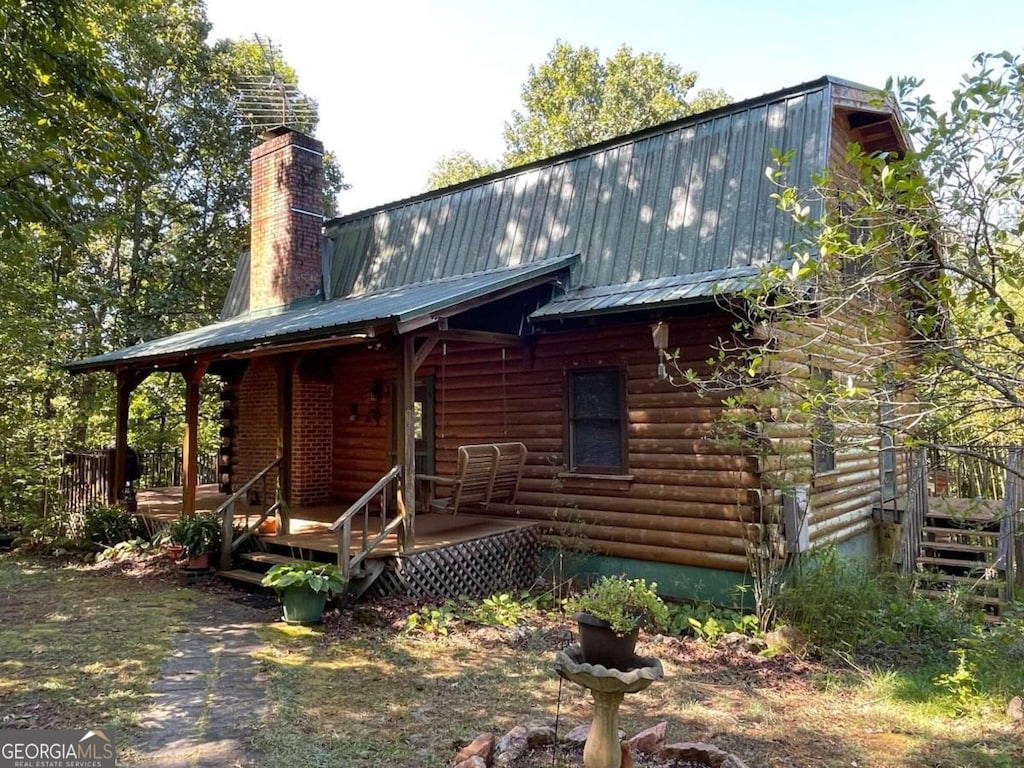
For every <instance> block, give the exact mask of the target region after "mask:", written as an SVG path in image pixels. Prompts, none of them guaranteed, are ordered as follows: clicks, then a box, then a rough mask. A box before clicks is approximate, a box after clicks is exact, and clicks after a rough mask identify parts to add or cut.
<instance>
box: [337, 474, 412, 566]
mask: <svg viewBox="0 0 1024 768" xmlns="http://www.w3.org/2000/svg"><path fill="white" fill-rule="evenodd" d="M392 488H394V493H395V499H396V505H397V507H398V515H397V516H396V517H395V519H394V520H392V521H391V522H388V512H389V507H390V506H391V500H390V499H391V491H392ZM378 497H379V498H380V505H379V509H380V521H379V522H380V524H379V526H378V527H377V530H376V532H375V534H374V536H373V538H372V539H371V538H370V533H369V531H370V505H371V504H372V503H373V501H374V500H375V499H377V498H378ZM360 512H361V513H362V515H363V530H362V542H361V543H360V546H359V551H358V552H356V554H354V555H353V554H352V520H353V519H354V518H355V517H356V515H358V514H359V513H360ZM404 522H405V508H404V504H403V503H402V467H401V466H394V467H392V468H391V469H390V470H389V471H388V473H387V474H386V475H384V477H382V478H381V479H380V480H378V481H377V482H376V483H374V485H373V487H372V488H370V490H368V491H367V492H366V493H364V494H363V495H362V496H360V497H359V499H358V500H357V501H356V502H355V503H354V504H353V505H352V506H350V507H349V508H348V509H346V510H345V511H344V512H343V513H342V514H341V515H340V516H339V517H338V519H337V520H335V521H334V522H333V523H331V530H332V531H333V532H334V533H336V534H337V536H338V568H339V569H341V573H342V575H343V576H344V577H345V578H349V577H351V576H354V575H358V573H359V570H360V565H361V564H362V562H363V561H364V560H365V559H366V557H367V556H368V555H369V554H370V553H371V552H372V551H373V550H374V549H376V548H377V547H378V546H380V543H381V542H382V541H384V539H386V538H387V537H388V536H389V535H390V534H392V533H394V532H395V531H397V530H398V528H400V527H401V526H402V524H403V523H404Z"/></svg>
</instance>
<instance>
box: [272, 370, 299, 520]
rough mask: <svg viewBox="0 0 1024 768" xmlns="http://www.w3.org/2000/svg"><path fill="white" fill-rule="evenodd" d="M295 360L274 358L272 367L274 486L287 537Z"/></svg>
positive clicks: (290, 487) (290, 491)
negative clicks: (274, 385)
mask: <svg viewBox="0 0 1024 768" xmlns="http://www.w3.org/2000/svg"><path fill="white" fill-rule="evenodd" d="M297 364H298V358H297V357H296V356H294V355H282V356H281V357H278V358H274V360H273V362H272V365H273V366H274V370H275V371H276V372H277V455H278V457H279V458H280V459H281V463H280V464H278V466H277V478H278V480H277V482H278V487H279V488H280V492H281V510H280V513H279V514H280V516H281V533H283V534H287V533H288V530H289V527H290V523H291V504H292V483H291V470H292V400H293V397H292V394H293V388H294V382H293V377H294V373H295V367H296V365H297Z"/></svg>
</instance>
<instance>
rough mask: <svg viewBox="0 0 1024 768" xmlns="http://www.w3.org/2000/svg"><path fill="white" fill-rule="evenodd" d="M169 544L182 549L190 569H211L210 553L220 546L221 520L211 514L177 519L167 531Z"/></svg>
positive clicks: (202, 513) (197, 514) (198, 514)
mask: <svg viewBox="0 0 1024 768" xmlns="http://www.w3.org/2000/svg"><path fill="white" fill-rule="evenodd" d="M167 542H168V544H170V545H171V546H175V545H177V546H180V547H182V550H183V554H184V555H185V557H187V558H188V566H187V567H188V568H190V569H193V570H203V569H206V568H209V567H210V553H211V552H213V551H214V550H215V549H217V547H218V546H219V544H220V519H219V518H218V517H217V516H216V515H214V514H212V513H210V512H198V513H196V514H194V515H191V516H184V515H183V516H181V517H178V518H175V520H174V522H173V523H171V525H170V526H169V527H168V529H167Z"/></svg>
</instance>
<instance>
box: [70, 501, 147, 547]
mask: <svg viewBox="0 0 1024 768" xmlns="http://www.w3.org/2000/svg"><path fill="white" fill-rule="evenodd" d="M144 532H145V528H144V526H143V525H142V522H141V521H140V520H139V518H138V516H137V515H136V514H135V513H134V512H129V511H128V510H127V509H125V508H124V507H122V506H121V505H120V504H103V505H98V506H92V507H88V508H87V509H86V510H85V512H84V513H83V516H82V539H83V540H84V541H86V542H91V543H92V544H102V545H110V544H117V543H118V542H122V541H128V540H130V539H134V538H137V537H139V536H141V535H142V534H143V533H144Z"/></svg>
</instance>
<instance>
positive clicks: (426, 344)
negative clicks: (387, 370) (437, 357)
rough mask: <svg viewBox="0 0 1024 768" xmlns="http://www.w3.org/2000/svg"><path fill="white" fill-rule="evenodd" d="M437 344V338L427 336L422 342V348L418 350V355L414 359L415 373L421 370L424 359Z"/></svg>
mask: <svg viewBox="0 0 1024 768" xmlns="http://www.w3.org/2000/svg"><path fill="white" fill-rule="evenodd" d="M436 346H437V339H434V338H426V339H424V340H423V343H422V344H420V348H419V349H417V350H416V356H415V358H414V359H413V361H412V365H413V373H414V374H415V373H416V371H418V370H419V368H420V366H421V365H423V363H424V361H425V360H426V359H427V357H428V356H429V355H430V353H431V352H433V351H434V347H436Z"/></svg>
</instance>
